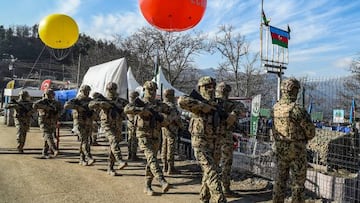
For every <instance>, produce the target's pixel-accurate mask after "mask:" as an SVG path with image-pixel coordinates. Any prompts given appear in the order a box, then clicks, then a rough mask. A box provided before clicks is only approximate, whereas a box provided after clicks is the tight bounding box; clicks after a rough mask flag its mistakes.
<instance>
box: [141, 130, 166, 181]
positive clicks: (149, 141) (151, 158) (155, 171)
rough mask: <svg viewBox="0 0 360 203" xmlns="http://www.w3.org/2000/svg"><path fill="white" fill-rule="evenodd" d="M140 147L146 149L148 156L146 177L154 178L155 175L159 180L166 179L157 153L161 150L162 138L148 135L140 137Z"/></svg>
mask: <svg viewBox="0 0 360 203" xmlns="http://www.w3.org/2000/svg"><path fill="white" fill-rule="evenodd" d="M138 139H139V147H140V149H141V150H144V155H145V158H146V166H145V179H146V180H150V181H151V180H152V179H153V178H154V177H155V178H156V179H157V180H158V181H163V180H164V175H163V172H162V171H161V169H160V165H159V160H158V159H157V157H156V156H157V153H158V151H159V145H160V140H159V139H154V138H147V137H139V138H138Z"/></svg>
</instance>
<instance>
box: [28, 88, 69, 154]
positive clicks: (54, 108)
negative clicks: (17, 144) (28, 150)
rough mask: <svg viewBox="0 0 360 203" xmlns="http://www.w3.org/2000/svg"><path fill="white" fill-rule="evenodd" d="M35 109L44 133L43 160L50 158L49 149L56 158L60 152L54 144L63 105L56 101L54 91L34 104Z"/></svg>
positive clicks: (49, 90)
mask: <svg viewBox="0 0 360 203" xmlns="http://www.w3.org/2000/svg"><path fill="white" fill-rule="evenodd" d="M33 108H34V109H35V110H37V111H38V113H39V125H40V129H41V130H42V131H43V138H44V147H43V151H42V158H49V152H48V151H49V148H50V150H51V151H53V153H54V157H56V156H57V155H58V153H59V151H58V148H57V147H56V145H55V142H54V135H55V132H56V124H57V122H58V120H59V117H60V114H61V111H62V105H61V103H60V102H58V101H56V100H55V92H54V90H52V89H48V90H46V91H45V94H44V98H42V99H40V100H38V101H36V102H35V103H34V104H33Z"/></svg>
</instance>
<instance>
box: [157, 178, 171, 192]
mask: <svg viewBox="0 0 360 203" xmlns="http://www.w3.org/2000/svg"><path fill="white" fill-rule="evenodd" d="M159 182H160V185H161V189H162V192H163V193H166V192H167V191H168V190H169V189H170V184H169V183H168V182H167V181H166V180H165V179H162V180H160V181H159Z"/></svg>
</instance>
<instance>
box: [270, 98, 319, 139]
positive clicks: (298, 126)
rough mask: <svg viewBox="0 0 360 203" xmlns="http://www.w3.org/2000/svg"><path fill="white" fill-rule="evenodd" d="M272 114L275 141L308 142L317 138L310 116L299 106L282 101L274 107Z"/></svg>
mask: <svg viewBox="0 0 360 203" xmlns="http://www.w3.org/2000/svg"><path fill="white" fill-rule="evenodd" d="M272 113H273V119H274V121H273V122H274V123H273V136H274V139H275V140H284V141H307V140H310V139H312V138H313V137H314V136H315V126H314V124H313V123H312V122H311V118H310V115H309V114H308V113H307V112H306V111H305V109H304V108H302V107H301V106H300V105H299V104H296V103H295V102H289V101H288V100H286V99H281V100H280V101H279V102H277V103H276V104H275V105H274V107H273V112H272Z"/></svg>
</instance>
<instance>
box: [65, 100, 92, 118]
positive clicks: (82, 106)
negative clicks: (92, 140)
mask: <svg viewBox="0 0 360 203" xmlns="http://www.w3.org/2000/svg"><path fill="white" fill-rule="evenodd" d="M91 100H92V99H91V98H90V97H82V96H78V97H77V98H75V99H72V100H69V101H67V102H66V103H65V105H64V109H73V112H72V114H73V119H74V122H75V123H77V124H80V125H92V123H93V120H94V117H95V112H94V110H91V109H90V108H89V103H90V102H91Z"/></svg>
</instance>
